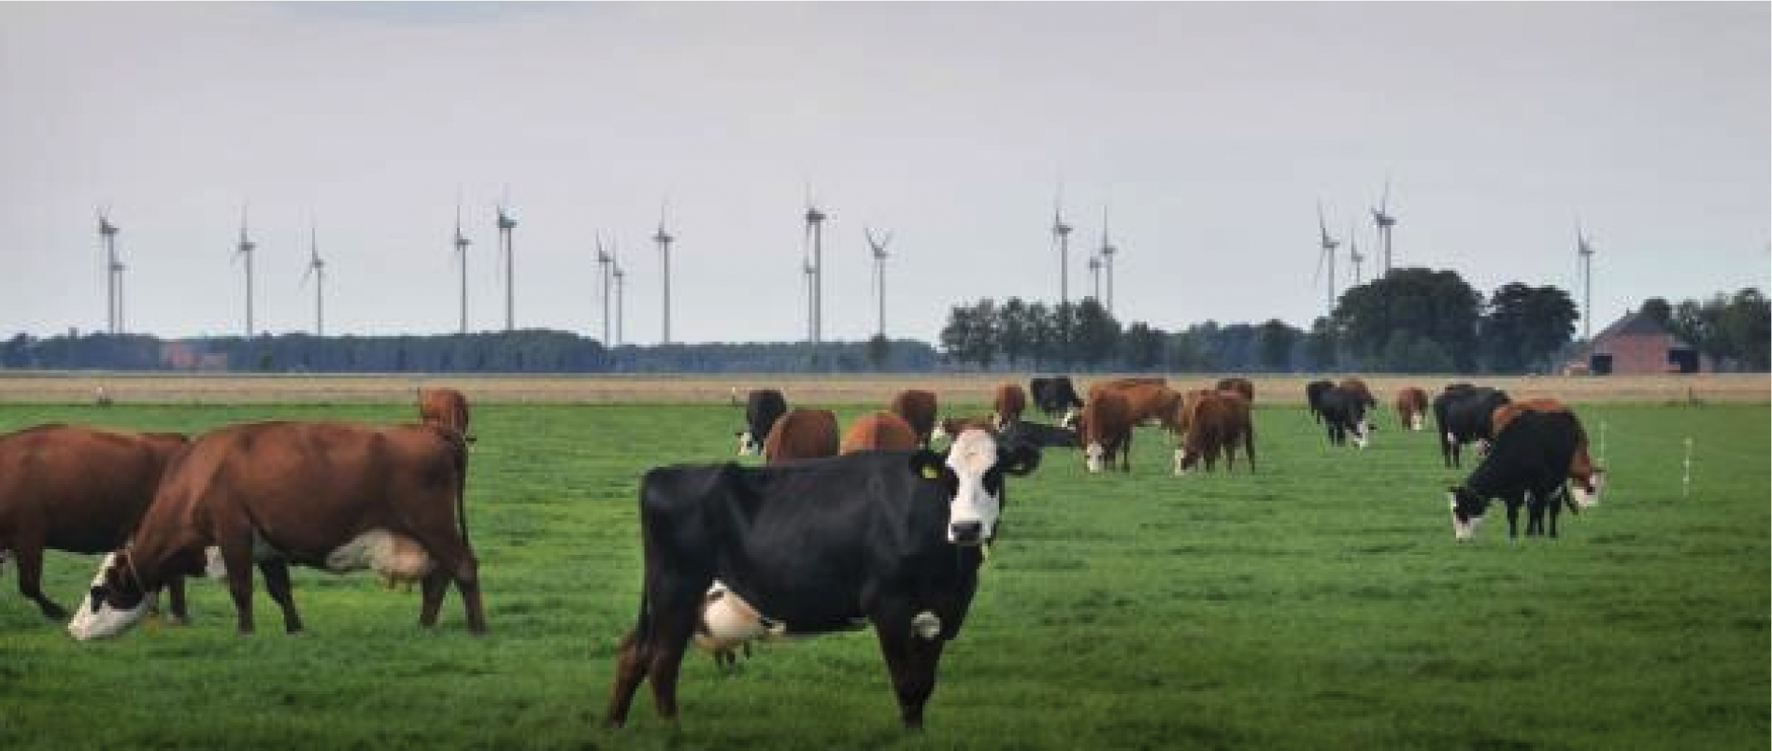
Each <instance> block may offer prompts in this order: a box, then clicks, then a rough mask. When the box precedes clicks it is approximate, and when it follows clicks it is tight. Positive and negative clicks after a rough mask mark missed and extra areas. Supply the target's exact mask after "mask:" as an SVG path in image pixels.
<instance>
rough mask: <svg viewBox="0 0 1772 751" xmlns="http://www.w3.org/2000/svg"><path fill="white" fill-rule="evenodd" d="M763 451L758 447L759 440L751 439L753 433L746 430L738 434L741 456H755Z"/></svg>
mask: <svg viewBox="0 0 1772 751" xmlns="http://www.w3.org/2000/svg"><path fill="white" fill-rule="evenodd" d="M761 449H762V447H761V446H758V445H757V439H755V438H752V437H751V431H749V430H746V431H742V432H740V433H739V434H738V455H739V456H755V455H756V454H757V452H758V451H759V450H761Z"/></svg>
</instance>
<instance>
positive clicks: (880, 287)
mask: <svg viewBox="0 0 1772 751" xmlns="http://www.w3.org/2000/svg"><path fill="white" fill-rule="evenodd" d="M861 231H862V233H863V234H865V235H867V238H868V249H869V250H871V251H872V252H873V256H874V301H875V302H876V303H878V305H879V307H880V322H879V325H878V326H877V328H876V331H875V333H877V334H878V335H880V336H882V337H884V336H886V258H887V255H886V245H887V244H888V243H891V242H892V233H891V232H890V231H889V232H887V233H886V234H885V235H882V236H881V237H880V238H879V239H878V240H876V239H874V232H873V230H870V229H868V228H866V227H863V228H861Z"/></svg>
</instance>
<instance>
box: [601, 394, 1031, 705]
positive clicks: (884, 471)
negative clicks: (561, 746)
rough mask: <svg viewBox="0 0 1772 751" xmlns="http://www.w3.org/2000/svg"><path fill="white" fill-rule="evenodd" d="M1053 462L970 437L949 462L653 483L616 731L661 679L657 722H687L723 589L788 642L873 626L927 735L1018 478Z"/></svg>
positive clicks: (901, 460)
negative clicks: (685, 697)
mask: <svg viewBox="0 0 1772 751" xmlns="http://www.w3.org/2000/svg"><path fill="white" fill-rule="evenodd" d="M1039 457H1040V454H1039V452H1038V450H1036V449H1033V448H1031V447H1028V446H1020V445H1018V446H1015V447H1013V448H1010V449H1006V450H1005V449H1000V448H999V447H998V445H997V441H996V439H995V438H993V437H992V436H991V434H990V433H989V432H988V431H984V430H978V429H970V430H966V431H963V432H961V433H960V435H959V436H957V437H955V439H954V442H953V444H952V445H950V446H949V447H948V450H947V452H946V453H945V454H937V453H933V452H931V451H928V450H917V451H863V452H858V453H854V454H846V455H843V456H837V457H831V458H824V459H809V460H804V461H797V462H790V463H787V464H781V465H776V466H769V467H760V468H749V467H741V466H739V465H737V464H734V463H726V464H716V465H701V466H691V465H684V466H675V467H663V468H658V469H653V470H652V471H650V472H647V473H646V475H645V477H644V478H642V480H641V486H640V536H641V542H642V546H643V550H644V555H645V561H644V565H645V576H644V579H643V580H642V581H643V582H644V584H643V589H642V591H641V595H640V608H639V617H638V621H637V622H636V624H635V626H634V630H633V631H632V632H631V633H629V634H628V635H627V637H626V638H624V639H623V640H622V644H621V647H620V649H619V651H618V653H617V656H616V675H615V684H614V687H613V688H612V690H611V692H610V696H609V707H608V714H607V715H606V716H605V718H604V721H605V723H607V724H608V725H609V726H610V727H620V726H621V725H622V724H624V723H625V722H626V721H627V717H628V709H629V707H630V706H631V704H632V703H633V698H634V693H635V692H636V691H637V690H638V689H639V686H640V683H641V681H643V680H645V679H646V678H647V677H648V676H649V675H650V676H651V678H652V696H653V703H654V705H655V706H656V708H657V710H658V713H659V715H660V716H661V717H663V718H665V719H667V720H670V719H674V718H675V717H676V714H677V674H678V668H679V666H680V664H681V662H682V659H683V651H684V648H685V646H686V644H687V643H688V641H689V639H690V637H691V636H692V635H693V634H694V633H695V632H696V627H697V620H698V617H699V610H700V607H701V604H702V602H703V600H704V597H705V594H706V593H707V591H708V589H709V587H710V586H711V585H712V584H713V582H714V581H715V580H716V579H717V580H719V582H720V584H721V585H722V586H724V587H725V588H727V589H728V590H730V591H731V592H732V593H734V594H736V595H737V596H739V597H740V598H742V599H743V601H744V602H745V603H748V604H749V605H750V606H751V607H753V608H755V610H756V611H757V613H758V614H760V615H761V616H762V617H763V618H767V619H768V620H769V622H771V623H775V624H780V625H779V627H778V630H779V632H780V633H782V634H783V635H789V636H791V635H795V634H818V633H827V632H832V631H842V630H850V629H853V628H856V627H857V626H858V625H862V624H867V623H871V624H872V625H873V627H874V633H875V636H876V637H878V639H879V643H880V651H881V652H882V653H883V655H884V656H885V659H886V667H887V670H888V671H889V672H890V673H891V677H892V686H893V689H894V691H895V692H896V694H897V696H898V705H899V716H900V719H901V720H902V721H903V722H904V725H905V726H906V727H910V728H916V727H920V726H921V725H922V723H923V705H924V703H925V702H927V701H928V699H929V695H930V694H931V693H932V692H933V691H934V690H935V672H936V664H937V663H938V662H939V661H940V660H941V652H942V648H943V646H945V645H946V643H947V642H948V641H949V640H951V639H954V638H955V637H957V636H959V634H960V626H961V624H962V623H963V622H964V621H965V618H966V611H967V609H968V607H969V606H970V605H971V603H972V595H973V592H974V591H975V590H976V589H977V586H978V567H979V564H980V563H981V562H982V561H983V557H984V550H985V547H984V546H986V545H988V544H989V543H990V542H991V541H992V539H993V538H994V537H995V536H996V534H997V529H998V519H999V518H1000V515H1001V513H1002V509H1003V505H1004V503H1005V502H1006V501H1007V493H1006V490H1007V488H1006V485H1007V483H1006V482H1005V480H1006V475H1009V474H1015V475H1025V474H1027V473H1028V472H1030V471H1032V470H1033V469H1034V468H1035V467H1037V466H1038V465H1039Z"/></svg>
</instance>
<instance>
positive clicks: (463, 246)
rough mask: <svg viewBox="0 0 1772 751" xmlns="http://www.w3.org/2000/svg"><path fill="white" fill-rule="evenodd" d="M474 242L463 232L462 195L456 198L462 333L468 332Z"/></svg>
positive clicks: (456, 247)
mask: <svg viewBox="0 0 1772 751" xmlns="http://www.w3.org/2000/svg"><path fill="white" fill-rule="evenodd" d="M472 244H473V242H472V241H470V240H468V238H467V237H466V236H465V235H463V234H462V233H461V197H460V196H457V197H456V199H455V255H456V258H457V259H458V260H459V261H460V263H461V333H463V334H466V333H468V246H469V245H472Z"/></svg>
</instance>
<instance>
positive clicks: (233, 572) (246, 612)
mask: <svg viewBox="0 0 1772 751" xmlns="http://www.w3.org/2000/svg"><path fill="white" fill-rule="evenodd" d="M245 543H246V544H244V545H241V544H237V543H236V542H235V541H233V540H229V541H227V542H224V543H223V544H222V545H221V556H222V564H223V565H224V566H226V567H227V569H228V594H229V595H230V596H232V597H233V598H234V620H235V624H236V626H237V630H238V631H239V632H240V633H241V634H250V633H252V541H251V540H250V539H247V540H246V541H245Z"/></svg>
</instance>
